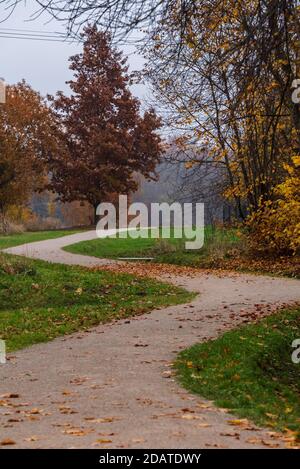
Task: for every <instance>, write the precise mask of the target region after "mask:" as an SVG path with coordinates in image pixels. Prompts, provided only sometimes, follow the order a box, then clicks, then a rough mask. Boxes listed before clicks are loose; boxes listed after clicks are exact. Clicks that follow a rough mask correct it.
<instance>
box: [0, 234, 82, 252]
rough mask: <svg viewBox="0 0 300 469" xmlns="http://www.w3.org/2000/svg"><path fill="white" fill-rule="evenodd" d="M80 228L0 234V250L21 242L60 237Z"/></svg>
mask: <svg viewBox="0 0 300 469" xmlns="http://www.w3.org/2000/svg"><path fill="white" fill-rule="evenodd" d="M79 231H80V230H51V231H28V232H25V233H20V234H19V233H18V234H14V235H0V250H1V249H6V248H11V247H14V246H20V245H21V244H27V243H33V242H34V241H44V240H45V239H54V238H61V237H62V236H67V235H72V234H75V233H78V232H79Z"/></svg>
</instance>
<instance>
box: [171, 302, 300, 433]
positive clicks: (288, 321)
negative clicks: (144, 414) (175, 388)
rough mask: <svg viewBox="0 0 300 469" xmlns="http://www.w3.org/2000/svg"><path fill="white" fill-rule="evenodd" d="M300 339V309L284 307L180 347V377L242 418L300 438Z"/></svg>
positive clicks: (178, 370) (178, 361) (192, 388)
mask: <svg viewBox="0 0 300 469" xmlns="http://www.w3.org/2000/svg"><path fill="white" fill-rule="evenodd" d="M297 338H300V309H299V308H298V309H293V310H285V311H282V312H280V313H277V314H275V315H272V316H270V317H268V318H266V319H263V320H262V321H260V322H259V323H257V324H251V325H247V326H244V327H241V328H239V329H236V330H234V331H230V332H227V333H225V334H224V335H223V336H222V337H220V338H218V339H217V340H211V341H209V342H206V343H203V344H198V345H194V346H193V347H191V348H189V349H187V350H185V351H183V352H181V353H180V355H179V357H178V359H177V362H176V363H175V367H176V370H177V373H178V378H179V380H180V382H181V383H182V384H183V386H184V387H185V388H187V389H188V390H190V391H192V392H194V393H196V394H200V395H201V396H203V397H205V398H208V399H211V400H213V401H215V404H216V405H217V406H219V407H223V408H228V409H230V411H231V412H233V413H235V414H236V415H238V416H239V417H242V418H249V419H251V420H252V421H253V422H255V423H257V424H259V425H264V426H270V427H272V428H273V429H276V430H284V429H286V428H288V429H290V430H292V431H295V432H296V433H297V434H298V437H299V438H300V364H294V363H293V362H292V359H291V355H292V352H293V350H294V349H293V348H292V342H293V340H294V339H297Z"/></svg>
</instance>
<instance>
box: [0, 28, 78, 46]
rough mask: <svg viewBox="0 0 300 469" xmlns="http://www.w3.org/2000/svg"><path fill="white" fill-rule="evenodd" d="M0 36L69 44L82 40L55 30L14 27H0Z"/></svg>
mask: <svg viewBox="0 0 300 469" xmlns="http://www.w3.org/2000/svg"><path fill="white" fill-rule="evenodd" d="M0 38H5V39H23V40H30V41H49V42H64V43H66V44H71V43H73V42H76V41H77V42H82V41H80V39H78V38H76V39H75V38H71V37H68V36H66V35H64V34H63V33H60V32H56V31H35V30H26V29H15V28H0Z"/></svg>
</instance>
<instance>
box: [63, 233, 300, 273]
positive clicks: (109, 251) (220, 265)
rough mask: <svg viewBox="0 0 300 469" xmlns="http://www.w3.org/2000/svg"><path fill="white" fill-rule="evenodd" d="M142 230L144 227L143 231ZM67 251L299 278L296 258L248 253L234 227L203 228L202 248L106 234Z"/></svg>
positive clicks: (173, 240)
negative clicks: (190, 247)
mask: <svg viewBox="0 0 300 469" xmlns="http://www.w3.org/2000/svg"><path fill="white" fill-rule="evenodd" d="M144 231H145V230H144ZM64 249H65V250H66V251H68V252H72V253H75V254H84V255H88V256H95V257H100V258H107V259H116V258H119V257H121V258H122V257H125V258H127V257H138V258H143V257H152V258H153V261H152V262H154V263H159V264H171V265H178V266H187V267H193V268H199V269H216V270H236V271H240V272H254V273H258V274H268V275H279V276H286V277H294V278H300V262H299V257H297V256H291V257H282V258H277V259H270V258H262V257H257V256H253V255H251V254H250V253H247V249H246V246H245V240H244V238H243V236H240V234H239V232H238V231H237V230H236V229H233V228H226V227H220V228H218V227H215V228H214V227H211V226H207V227H205V242H204V246H203V248H201V249H197V250H186V249H185V239H178V238H175V237H174V233H171V238H170V239H163V238H160V239H153V238H136V239H132V238H127V239H120V238H119V237H117V238H113V237H108V238H104V239H95V240H92V241H83V242H80V243H77V244H73V245H71V246H67V247H65V248H64Z"/></svg>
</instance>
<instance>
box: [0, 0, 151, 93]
mask: <svg viewBox="0 0 300 469" xmlns="http://www.w3.org/2000/svg"><path fill="white" fill-rule="evenodd" d="M29 4H30V5H31V6H30V7H29V6H27V7H25V6H24V5H23V4H22V5H19V6H18V8H17V9H16V10H15V12H14V13H13V15H12V16H11V17H10V18H9V19H7V20H6V21H5V22H2V23H0V36H1V35H3V34H4V35H5V32H6V31H7V29H8V28H10V29H22V30H23V29H26V30H37V31H43V32H44V31H45V32H53V31H55V32H62V31H63V30H64V29H63V25H62V24H61V23H59V22H57V21H54V20H51V22H49V16H47V15H46V14H44V15H43V16H42V17H40V18H38V19H35V20H33V21H28V20H29V19H30V16H31V14H32V13H34V8H33V7H32V4H33V2H28V3H27V5H29ZM6 15H7V12H5V9H4V7H3V5H2V4H1V5H0V19H1V20H2V19H3V18H5V17H6ZM10 32H12V31H10ZM81 49H82V46H81V45H78V44H75V43H73V44H67V43H60V42H45V41H33V40H24V39H13V38H9V39H8V38H3V37H0V77H3V78H5V80H6V82H7V83H11V84H12V83H16V82H18V81H20V80H21V79H23V78H24V79H25V80H26V81H27V82H28V83H29V84H30V85H31V86H32V87H33V88H34V89H36V90H38V91H40V92H41V93H42V94H43V95H46V94H47V93H49V94H55V93H56V91H58V90H62V91H64V92H66V93H67V92H68V86H67V85H66V84H65V81H67V80H69V79H70V78H71V76H72V74H71V71H70V70H69V69H68V58H69V56H70V55H73V54H75V53H78V52H80V51H81ZM122 50H123V51H124V52H125V55H129V57H128V58H129V65H130V69H131V70H139V69H141V68H142V65H143V58H142V57H141V56H139V55H138V54H137V53H136V51H135V49H134V46H126V47H124V46H122ZM132 92H133V94H134V95H135V96H138V97H139V98H140V99H141V100H143V99H145V98H146V96H147V94H148V91H147V89H146V87H145V86H143V85H135V86H133V87H132Z"/></svg>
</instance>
